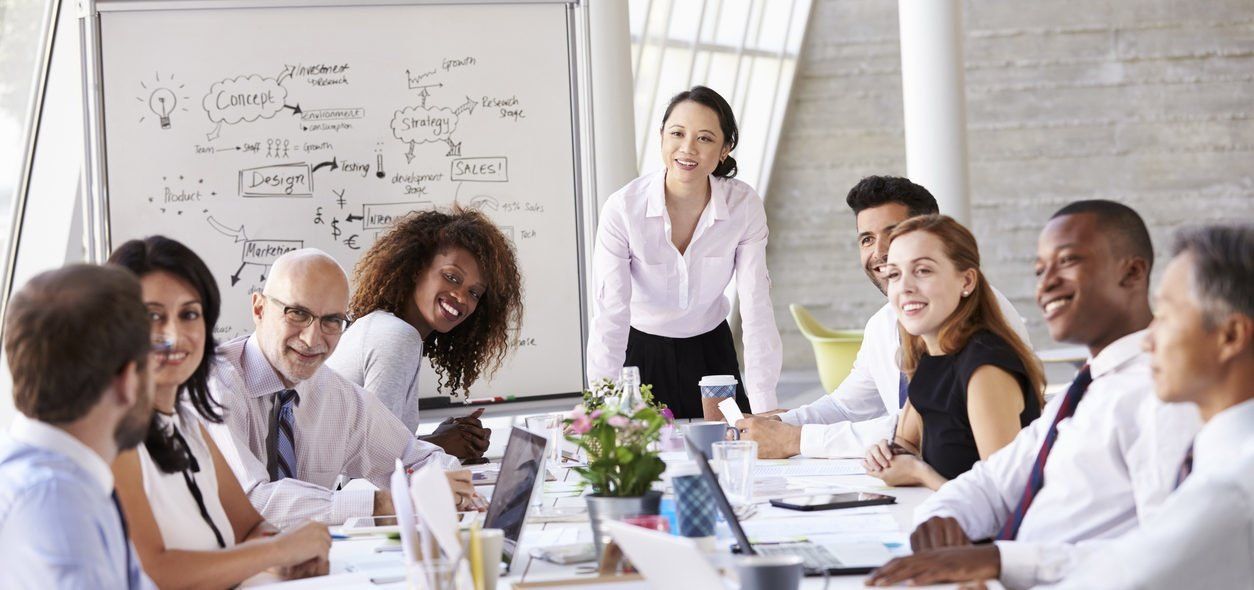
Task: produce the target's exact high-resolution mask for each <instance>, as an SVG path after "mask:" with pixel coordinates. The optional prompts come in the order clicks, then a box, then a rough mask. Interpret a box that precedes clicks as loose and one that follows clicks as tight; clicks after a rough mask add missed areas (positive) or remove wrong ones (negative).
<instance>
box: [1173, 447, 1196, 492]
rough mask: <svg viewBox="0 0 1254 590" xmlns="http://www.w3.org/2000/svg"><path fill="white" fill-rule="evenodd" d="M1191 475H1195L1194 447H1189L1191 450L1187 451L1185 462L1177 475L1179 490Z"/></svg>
mask: <svg viewBox="0 0 1254 590" xmlns="http://www.w3.org/2000/svg"><path fill="white" fill-rule="evenodd" d="M1190 473H1193V445H1189V450H1188V451H1185V453H1184V462H1183V463H1181V464H1180V471H1179V472H1178V473H1176V487H1177V488H1178V487H1180V484H1182V483H1184V480H1186V479H1188V477H1189V474H1190Z"/></svg>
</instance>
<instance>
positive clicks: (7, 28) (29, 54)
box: [0, 0, 50, 268]
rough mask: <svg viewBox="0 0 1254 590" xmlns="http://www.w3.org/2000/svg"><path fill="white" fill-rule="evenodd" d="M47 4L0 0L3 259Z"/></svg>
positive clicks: (0, 231)
mask: <svg viewBox="0 0 1254 590" xmlns="http://www.w3.org/2000/svg"><path fill="white" fill-rule="evenodd" d="M49 7H50V2H49V0H0V252H4V253H5V254H4V256H5V258H6V259H7V254H8V240H9V228H10V224H11V222H12V219H10V216H11V215H12V212H13V196H14V193H15V192H16V191H17V189H18V183H19V181H20V180H21V176H22V169H23V167H24V166H25V164H26V161H27V153H26V148H27V142H28V139H29V138H28V137H27V130H28V129H29V126H30V119H29V117H30V108H31V99H32V96H33V94H32V91H33V90H34V87H35V82H36V80H37V79H38V72H39V71H40V69H41V68H40V66H41V65H42V62H43V60H44V58H45V53H44V49H45V39H46V35H47V30H46V25H47V18H48V10H49ZM0 264H7V262H0ZM0 268H2V267H0Z"/></svg>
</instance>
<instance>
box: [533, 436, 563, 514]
mask: <svg viewBox="0 0 1254 590" xmlns="http://www.w3.org/2000/svg"><path fill="white" fill-rule="evenodd" d="M565 419H566V415H565V414H562V413H560V412H556V413H552V414H540V415H538V416H528V417H526V418H524V420H523V421H524V424H525V425H526V428H527V430H530V431H531V432H534V433H536V434H539V435H541V436H544V437H545V439H546V440H548V443H547V444H546V445H545V448H544V457H545V463H546V464H545V466H544V468H543V469H541V470H540V474H539V476H538V477H536V487H535V489H534V491H533V492H532V494H531V515H532V516H541V517H543V516H554V515H556V514H557V513H558V512H559V511H558V510H556V509H555V507H553V506H549V505H548V504H549V503H548V502H545V500H544V480H545V478H546V477H547V474H548V472H549V471H553V472H554V473H560V471H559V470H560V468H561V466H562V431H563V430H564V425H563V424H562V421H563V420H565Z"/></svg>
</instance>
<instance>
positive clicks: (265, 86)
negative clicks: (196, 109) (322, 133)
mask: <svg viewBox="0 0 1254 590" xmlns="http://www.w3.org/2000/svg"><path fill="white" fill-rule="evenodd" d="M286 100H287V89H286V88H284V87H283V86H282V85H280V84H279V82H278V80H275V79H274V78H263V77H261V76H258V75H257V74H250V75H248V76H239V77H236V78H230V79H227V80H223V81H221V82H214V84H213V86H210V87H209V93H208V94H206V95H205V98H204V100H202V101H201V104H202V106H204V108H205V112H206V113H207V114H208V115H209V120H210V121H212V122H214V123H219V124H222V123H225V124H227V125H234V124H236V123H239V122H241V121H247V122H249V123H251V122H253V121H256V120H257V119H269V118H270V117H273V116H274V115H276V114H278V112H279V111H281V110H283V105H284V103H285V102H286Z"/></svg>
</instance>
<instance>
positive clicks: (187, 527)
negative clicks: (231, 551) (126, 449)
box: [136, 404, 235, 551]
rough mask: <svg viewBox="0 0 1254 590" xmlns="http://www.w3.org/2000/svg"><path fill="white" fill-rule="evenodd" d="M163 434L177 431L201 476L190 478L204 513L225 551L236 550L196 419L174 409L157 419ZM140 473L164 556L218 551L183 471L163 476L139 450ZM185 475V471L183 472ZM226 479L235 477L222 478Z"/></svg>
mask: <svg viewBox="0 0 1254 590" xmlns="http://www.w3.org/2000/svg"><path fill="white" fill-rule="evenodd" d="M157 419H158V421H159V423H160V424H161V427H162V428H165V429H166V432H169V430H170V429H173V428H177V429H178V433H179V436H182V437H183V440H185V441H187V446H188V450H190V451H191V454H192V456H193V457H195V458H196V464H197V466H198V467H200V471H197V472H195V473H192V474H191V477H192V480H193V481H194V482H196V487H198V488H200V494H201V498H202V500H203V501H204V503H205V511H206V512H208V513H209V518H211V519H213V523H214V525H215V526H217V527H218V532H219V533H221V534H222V541H223V542H225V543H226V546H227V547H231V546H233V545H235V529H233V528H231V519H230V518H228V517H227V515H226V510H225V509H223V507H222V499H221V496H220V495H219V492H218V472H217V469H215V468H214V465H213V455H212V454H211V453H210V452H209V445H208V444H207V443H206V442H205V440H204V437H203V436H201V428H200V424H201V422H200V417H199V416H198V415H197V414H196V410H195V409H193V408H192V407H190V406H189V405H187V404H179V406H178V408H177V409H176V412H175V413H174V414H173V415H170V416H166V415H163V414H157ZM136 452H137V454H138V455H139V469H140V474H141V477H142V479H143V484H144V496H145V497H147V499H148V505H149V506H150V507H151V508H152V517H153V520H156V521H157V530H159V531H161V541H162V542H163V543H164V544H165V548H166V549H167V550H175V549H181V550H186V551H217V550H218V548H219V547H218V539H217V537H215V536H214V534H213V529H212V528H209V524H208V523H206V522H205V517H204V516H201V514H200V505H199V504H197V503H196V498H195V497H193V496H192V492H191V488H189V487H188V485H187V480H186V479H185V478H184V477H183V472H182V471H177V472H175V473H166V472H164V471H162V470H161V467H159V466H158V465H157V464H156V462H154V461H153V460H152V455H150V454H149V453H148V447H147V446H145V445H142V444H141V445H139V447H138V448H137V449H136ZM188 469H189V470H190V469H191V468H190V466H189V467H188ZM227 477H234V476H233V475H231V474H229V473H228V474H227Z"/></svg>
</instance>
